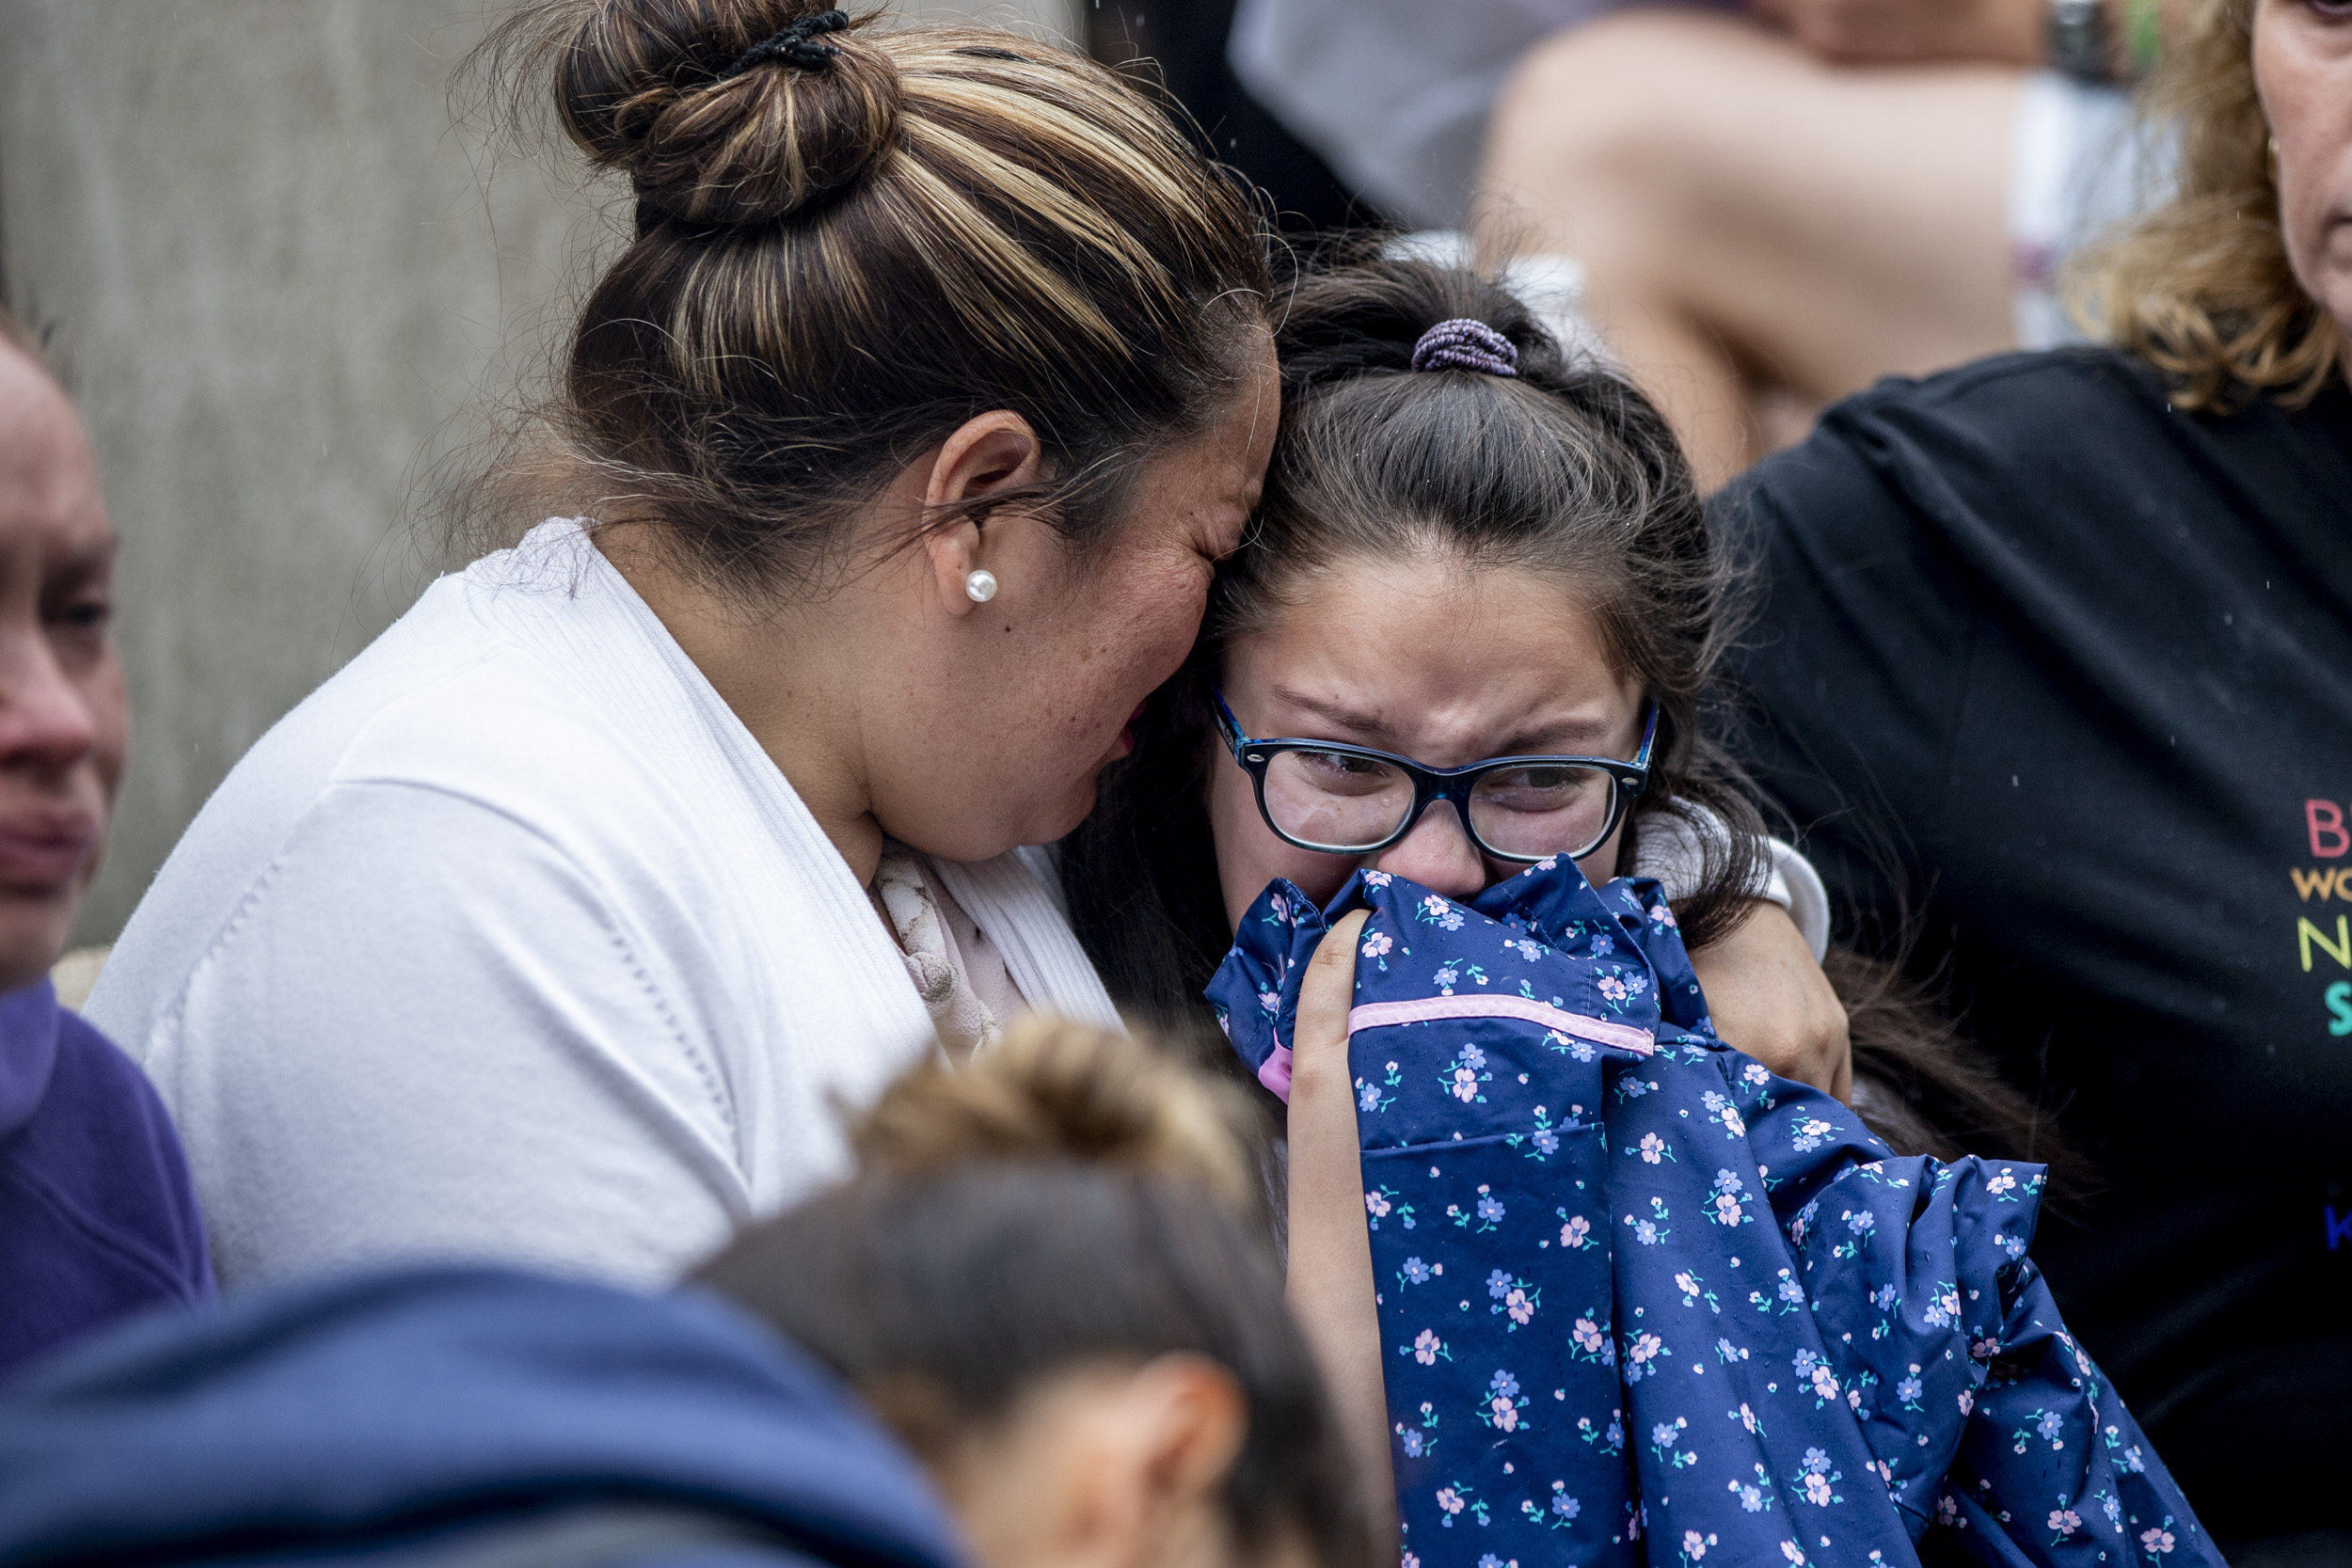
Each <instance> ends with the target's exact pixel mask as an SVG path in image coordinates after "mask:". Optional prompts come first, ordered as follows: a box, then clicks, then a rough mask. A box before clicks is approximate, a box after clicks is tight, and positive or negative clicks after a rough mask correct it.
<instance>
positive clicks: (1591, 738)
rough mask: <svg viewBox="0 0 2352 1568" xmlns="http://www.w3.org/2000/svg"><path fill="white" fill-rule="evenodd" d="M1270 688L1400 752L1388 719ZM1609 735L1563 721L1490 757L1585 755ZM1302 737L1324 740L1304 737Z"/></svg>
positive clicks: (1582, 722)
mask: <svg viewBox="0 0 2352 1568" xmlns="http://www.w3.org/2000/svg"><path fill="white" fill-rule="evenodd" d="M1271 691H1272V694H1273V696H1274V698H1275V700H1276V701H1277V702H1280V703H1284V704H1287V705H1290V706H1292V707H1295V708H1300V709H1303V710H1304V711H1306V712H1307V713H1309V714H1311V715H1313V716H1314V717H1315V718H1317V719H1320V720H1322V721H1324V722H1326V723H1327V724H1329V725H1331V726H1332V727H1333V728H1335V729H1339V730H1343V731H1345V732H1347V733H1348V734H1350V735H1354V736H1363V737H1364V738H1365V740H1366V742H1367V743H1368V744H1370V745H1372V746H1373V748H1374V749H1375V750H1376V751H1384V752H1396V751H1400V750H1401V748H1400V747H1399V746H1398V745H1397V744H1396V734H1395V732H1394V731H1393V730H1391V729H1390V728H1389V725H1388V722H1387V721H1385V720H1382V719H1380V718H1378V717H1377V716H1375V715H1373V714H1369V713H1366V712H1364V711H1362V710H1361V709H1359V708H1352V707H1349V706H1348V705H1346V704H1344V703H1341V702H1337V701H1334V700H1332V699H1330V698H1327V697H1311V696H1309V695H1308V694H1307V693H1305V692H1304V691H1299V690H1296V689H1293V688H1291V687H1287V686H1284V685H1283V684H1282V683H1281V682H1279V681H1276V682H1274V683H1273V684H1272V687H1271ZM1608 733H1609V723H1608V721H1606V720H1602V719H1563V720H1560V721H1556V722H1553V723H1549V724H1541V725H1538V726H1536V727H1534V728H1533V729H1525V730H1519V731H1517V732H1515V733H1513V734H1512V735H1511V736H1508V737H1507V738H1506V739H1505V740H1504V742H1503V744H1502V745H1501V746H1499V747H1497V748H1496V749H1495V750H1494V751H1492V752H1488V753H1487V755H1489V756H1498V757H1514V756H1542V755H1548V754H1549V755H1558V754H1582V753H1583V752H1585V751H1586V750H1587V749H1589V748H1590V747H1592V746H1594V745H1597V744H1598V743H1599V741H1600V740H1601V739H1602V738H1603V737H1604V736H1607V735H1608ZM1266 738H1272V737H1271V736H1268V737H1266ZM1300 738H1302V739H1317V738H1325V737H1320V736H1301V737H1300Z"/></svg>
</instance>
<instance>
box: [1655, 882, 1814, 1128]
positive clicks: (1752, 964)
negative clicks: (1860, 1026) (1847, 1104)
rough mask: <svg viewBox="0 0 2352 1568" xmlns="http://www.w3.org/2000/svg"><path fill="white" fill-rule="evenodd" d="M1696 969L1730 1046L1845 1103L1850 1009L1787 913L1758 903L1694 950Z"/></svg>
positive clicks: (1709, 1006) (1710, 1011)
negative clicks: (1711, 940)
mask: <svg viewBox="0 0 2352 1568" xmlns="http://www.w3.org/2000/svg"><path fill="white" fill-rule="evenodd" d="M1691 967H1692V969H1693V970H1695V971H1696V972H1697V973H1698V977H1699V988H1700V990H1704V991H1705V992H1706V993H1707V1010H1708V1014H1709V1016H1711V1017H1712V1018H1713V1019H1714V1021H1715V1033H1716V1034H1718V1035H1720V1036H1721V1037H1723V1039H1724V1043H1725V1044H1727V1045H1732V1046H1737V1047H1738V1048H1739V1049H1740V1050H1741V1051H1744V1052H1746V1053H1748V1054H1749V1055H1751V1056H1753V1057H1755V1058H1756V1060H1757V1061H1759V1062H1762V1063H1763V1064H1764V1065H1765V1066H1766V1067H1768V1068H1771V1069H1772V1070H1773V1071H1774V1072H1777V1073H1779V1074H1780V1075H1781V1076H1782V1077H1783V1078H1794V1079H1796V1080H1797V1081H1798V1082H1799V1083H1803V1084H1810V1085H1813V1086H1814V1087H1815V1088H1817V1089H1820V1090H1823V1091H1825V1092H1827V1093H1829V1094H1834V1095H1836V1097H1837V1098H1838V1099H1840V1100H1844V1099H1845V1098H1846V1097H1847V1096H1848V1095H1849V1094H1850V1093H1851V1091H1852V1089H1853V1048H1852V1044H1851V1041H1850V1040H1849V1039H1848V1037H1847V1034H1846V1009H1845V1006H1843V1005H1842V1004H1841V1003H1840V1002H1839V1001H1838V1000H1837V992H1836V990H1832V989H1831V987H1830V983H1829V979H1828V977H1827V976H1826V975H1824V974H1822V973H1821V966H1820V962H1819V961H1817V960H1816V959H1815V958H1814V957H1813V949H1812V948H1811V947H1810V946H1809V945H1807V944H1806V942H1805V940H1804V933H1803V932H1802V931H1799V930H1798V929H1797V923H1796V922H1795V921H1793V920H1791V919H1789V918H1788V911H1787V910H1784V909H1782V908H1781V907H1780V906H1779V905H1778V904H1774V903H1772V902H1769V901H1767V900H1765V899H1761V898H1759V899H1756V900H1754V901H1753V902H1752V903H1751V905H1750V907H1749V913H1748V918H1747V919H1746V920H1744V921H1742V922H1740V924H1739V925H1738V926H1736V927H1733V928H1732V929H1731V930H1730V931H1729V932H1727V933H1725V934H1724V936H1722V937H1719V938H1717V939H1716V940H1715V941H1713V942H1708V944H1707V945H1706V946H1705V947H1700V948H1695V949H1693V950H1692V954H1691Z"/></svg>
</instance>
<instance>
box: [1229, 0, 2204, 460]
mask: <svg viewBox="0 0 2352 1568" xmlns="http://www.w3.org/2000/svg"><path fill="white" fill-rule="evenodd" d="M2171 3H2172V0H1748V3H1746V4H1740V3H1738V0H1721V3H1717V4H1711V5H1710V4H1694V5H1690V6H1672V7H1669V6H1658V5H1651V4H1645V3H1644V0H1463V3H1462V4H1459V5H1456V6H1453V7H1449V8H1447V13H1446V17H1445V21H1444V24H1443V25H1433V24H1432V19H1431V17H1430V15H1429V14H1428V12H1427V11H1426V8H1422V7H1420V6H1416V5H1412V4H1409V3H1407V0H1243V4H1242V5H1241V7H1240V8H1239V12H1238V14H1237V16H1236V19H1235V22H1234V26H1233V34H1232V60H1233V64H1234V68H1235V70H1236V71H1237V72H1238V73H1239V75H1240V76H1241V78H1242V80H1243V81H1244V82H1246V83H1247V84H1248V86H1249V87H1250V89H1251V90H1252V91H1253V92H1254V93H1256V94H1257V96H1258V97H1259V98H1261V99H1262V100H1263V102H1264V103H1266V104H1267V105H1268V106H1270V107H1271V108H1272V109H1273V110H1274V112H1275V113H1276V115H1277V116H1278V117H1279V118H1280V119H1283V120H1284V121H1285V122H1286V123H1287V124H1289V125H1290V127H1291V128H1292V129H1293V130H1295V132H1297V133H1298V134H1299V135H1301V136H1303V137H1304V138H1305V139H1306V140H1307V141H1308V142H1310V143H1311V144H1312V145H1313V146H1315V147H1316V148H1317V149H1318V150H1321V151H1322V152H1323V153H1324V154H1325V156H1327V157H1328V158H1329V159H1330V160H1331V161H1332V163H1333V165H1334V166H1336V167H1337V169H1338V170H1339V172H1340V173H1341V175H1342V176H1343V178H1345V179H1346V180H1347V181H1348V182H1350V183H1351V184H1352V185H1353V186H1354V187H1355V188H1356V189H1358V190H1359V191H1360V192H1362V193H1364V195H1365V196H1366V197H1368V198H1370V200H1371V201H1372V203H1373V204H1374V205H1375V206H1376V207H1378V208H1379V209H1380V210H1381V211H1382V212H1384V213H1386V214H1388V215H1389V216H1391V218H1392V219H1394V220H1395V221H1397V222H1399V223H1401V224H1404V225H1406V226H1407V227H1415V228H1444V229H1452V228H1458V227H1463V226H1466V225H1470V224H1471V223H1473V222H1474V223H1475V224H1476V226H1477V227H1478V229H1479V230H1481V237H1482V241H1483V243H1484V244H1485V245H1486V247H1487V248H1488V249H1489V250H1490V251H1492V252H1495V253H1498V254H1523V253H1528V252H1543V253H1558V254H1561V255H1565V256H1566V257H1568V258H1572V259H1573V260H1574V261H1576V262H1577V263H1579V264H1580V265H1581V268H1582V270H1583V274H1584V279H1585V283H1584V300H1583V309H1584V312H1585V314H1586V316H1587V317H1588V318H1589V320H1590V321H1591V323H1592V324H1593V325H1595V326H1596V327H1597V328H1598V330H1599V332H1600V333H1601V335H1602V337H1603V338H1604V339H1605V340H1606V341H1607V342H1608V343H1609V345H1610V347H1611V348H1612V350H1613V352H1614V353H1615V354H1616V355H1618V356H1620V357H1621V358H1622V359H1623V361H1624V362H1625V364H1626V365H1627V367H1628V369H1629V371H1630V372H1632V373H1633V375H1634V377H1635V379H1636V380H1637V381H1638V382H1640V383H1641V385H1642V386H1643V388H1645V390H1646V391H1647V392H1648V393H1649V394H1650V395H1651V396H1652V397H1653V398H1655V399H1657V400H1658V402H1659V404H1661V406H1662V407H1663V408H1664V409H1665V410H1666V412H1667V415H1668V417H1669V418H1670V419H1671V420H1673V421H1674V424H1675V426H1676V429H1677V434H1679V435H1680V436H1681V437H1682V440H1683V443H1684V445H1685V447H1686V448H1687V449H1688V450H1689V451H1690V452H1691V455H1692V462H1693V464H1694V466H1695V467H1696V468H1697V470H1698V473H1699V477H1700V481H1701V483H1702V484H1703V485H1704V486H1706V487H1708V488H1710V489H1711V488H1713V487H1715V486H1717V485H1720V484H1721V483H1724V481H1725V480H1727V479H1728V478H1729V477H1730V476H1731V475H1732V474H1734V473H1736V472H1738V471H1739V470H1740V468H1742V467H1746V466H1747V465H1748V464H1749V463H1750V462H1752V461H1754V460H1755V459H1756V457H1757V456H1760V455H1761V454H1762V453H1763V452H1765V451H1770V450H1772V447H1774V446H1776V445H1779V444H1783V443H1784V442H1785V441H1786V440H1787V439H1788V438H1789V437H1790V436H1793V435H1794V434H1795V433H1797V432H1798V431H1801V430H1802V428H1803V425H1804V421H1806V420H1809V419H1810V418H1811V415H1812V413H1813V411H1814V410H1816V409H1818V408H1819V407H1820V406H1821V405H1822V404H1826V403H1828V402H1829V401H1831V400H1832V399H1834V398H1836V397H1839V396H1842V395H1844V394H1846V393H1848V392H1851V391H1856V390H1859V389H1860V388H1863V387H1866V386H1867V385H1868V384H1869V383H1870V382H1871V381H1872V380H1874V379H1875V378H1877V377H1878V376H1880V375H1882V374H1886V373H1889V372H1908V373H1923V372H1927V371H1931V370H1936V369H1941V368H1944V367H1946V366H1948V365H1954V364H1958V363H1961V362H1963V361H1964V360H1967V359H1972V358H1976V357H1979V356H1982V355H1985V354H1990V353H1994V352H1997V351H1999V350H2002V349H2007V348H2011V347H2042V346H2047V345H2048V344H2051V343H2054V342H2058V341H2065V340H2067V339H2068V338H2070V337H2071V336H2072V335H2073V334H2072V330H2071V328H2070V326H2069V325H2068V324H2067V322H2066V320H2065V317H2064V313H2063V311H2062V310H2060V309H2058V304H2057V302H2056V299H2055V296H2054V295H2053V293H2052V292H2051V287H2050V283H2051V279H2052V278H2053V277H2054V276H2055V273H2056V270H2057V268H2058V264H2059V263H2060V261H2062V260H2063V258H2064V257H2065V256H2066V255H2067V254H2068V253H2070V252H2071V251H2072V250H2073V249H2074V247H2075V246H2076V245H2079V244H2080V243H2081V242H2082V240H2083V238H2084V237H2085V236H2086V235H2087V234H2089V233H2090V232H2092V231H2094V230H2097V229H2098V228H2099V227H2100V226H2101V225H2102V224H2103V223H2105V222H2106V221H2109V220H2111V219H2113V218H2116V217H2120V216H2124V215H2128V214H2130V213H2131V212H2133V211H2135V210H2137V206H2138V204H2139V203H2140V202H2141V201H2142V200H2143V199H2144V198H2145V195H2144V193H2145V192H2146V191H2147V190H2148V189H2150V188H2153V184H2154V183H2155V182H2157V181H2158V180H2159V179H2160V177H2161V172H2162V163H2163V160H2162V158H2161V156H2159V155H2157V154H2155V153H2153V152H2152V150H2151V148H2152V147H2153V142H2152V141H2151V140H2150V139H2149V138H2148V137H2147V136H2145V135H2134V134H2132V133H2131V129H2130V124H2129V100H2128V95H2127V92H2126V90H2125V87H2124V86H2123V85H2122V84H2123V83H2124V82H2125V81H2126V80H2128V79H2129V78H2131V77H2132V76H2134V75H2136V74H2137V72H2138V71H2140V70H2141V69H2142V68H2143V67H2144V66H2145V64H2146V63H2147V61H2148V60H2149V59H2151V58H2152V57H2153V51H2154V48H2155V40H2156V28H2157V24H2158V21H2159V18H2158V14H2157V7H2158V5H2159V4H2163V5H2168V6H2169V5H2170V4H2171Z"/></svg>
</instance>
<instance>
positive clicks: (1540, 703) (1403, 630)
mask: <svg viewBox="0 0 2352 1568" xmlns="http://www.w3.org/2000/svg"><path fill="white" fill-rule="evenodd" d="M1286 599H1287V602H1286V604H1285V606H1284V607H1283V609H1282V610H1280V611H1279V613H1277V614H1276V615H1274V616H1273V617H1271V618H1270V619H1269V620H1268V621H1267V622H1266V623H1264V624H1263V625H1262V626H1260V627H1259V628H1258V629H1257V630H1256V631H1255V632H1254V633H1253V634H1251V635H1249V636H1248V637H1244V638H1240V639H1236V640H1235V641H1234V642H1233V644H1232V648H1231V649H1230V650H1229V652H1228V656H1227V661H1226V674H1227V689H1228V693H1229V695H1232V696H1234V697H1236V698H1237V699H1238V698H1245V697H1246V700H1247V702H1248V709H1249V710H1248V711H1246V712H1245V713H1244V714H1243V716H1242V717H1243V720H1244V722H1245V723H1247V724H1248V725H1250V726H1251V727H1252V728H1253V731H1254V732H1255V733H1259V734H1266V735H1271V734H1275V733H1278V732H1279V733H1280V734H1286V735H1300V734H1303V735H1307V736H1312V737H1315V738H1324V739H1333V740H1349V741H1354V742H1356V743H1358V744H1362V745H1370V746H1375V747H1380V748H1382V749H1386V750H1393V751H1400V752H1410V753H1411V754H1413V755H1415V756H1418V757H1420V758H1421V759H1422V760H1423V761H1426V762H1430V763H1433V764H1438V765H1440V766H1454V765H1455V764H1456V763H1458V762H1462V761H1471V760H1475V757H1474V756H1455V755H1453V754H1452V753H1454V752H1463V751H1470V752H1476V753H1477V754H1478V755H1493V754H1497V753H1498V752H1503V751H1518V750H1538V751H1556V752H1571V751H1584V750H1591V749H1595V748H1598V747H1601V746H1604V745H1608V744H1611V743H1613V742H1615V741H1616V740H1617V739H1618V738H1619V737H1618V734H1617V732H1619V731H1620V730H1622V729H1623V728H1624V727H1625V726H1626V724H1627V723H1629V721H1631V716H1632V713H1633V710H1634V709H1635V708H1637V707H1638V706H1639V702H1640V692H1639V691H1638V689H1634V688H1633V686H1632V685H1631V683H1629V682H1627V681H1625V680H1623V679H1622V678H1621V677H1620V676H1619V675H1618V673H1616V671H1615V670H1614V669H1613V665H1612V661H1611V660H1610V657H1609V655H1608V650H1607V644H1606V642H1605V641H1604V640H1603V638H1602V635H1601V630H1600V626H1599V623H1598V620H1597V617H1595V616H1594V615H1593V613H1592V612H1591V611H1590V610H1588V609H1587V608H1586V607H1585V606H1584V605H1582V604H1581V602H1579V600H1578V598H1577V596H1576V595H1575V594H1573V593H1571V592H1570V591H1569V590H1568V589H1567V588H1566V587H1565V586H1564V585H1562V584H1561V583H1560V582H1559V581H1558V579H1556V578H1544V577H1539V576H1536V575H1534V574H1531V573H1525V572H1515V571H1512V570H1510V569H1508V568H1501V567H1498V568H1464V567H1460V566H1451V567H1449V566H1428V565H1421V564H1417V563H1414V562H1355V563H1344V564H1342V565H1339V566H1335V567H1332V568H1329V569H1327V570H1326V571H1323V572H1319V573H1317V574H1315V575H1314V576H1313V578H1311V580H1309V581H1306V582H1303V583H1300V584H1299V585H1297V588H1296V590H1295V592H1294V593H1292V594H1289V595H1286ZM1302 725H1306V726H1309V727H1305V728H1301V727H1299V726H1302Z"/></svg>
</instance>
